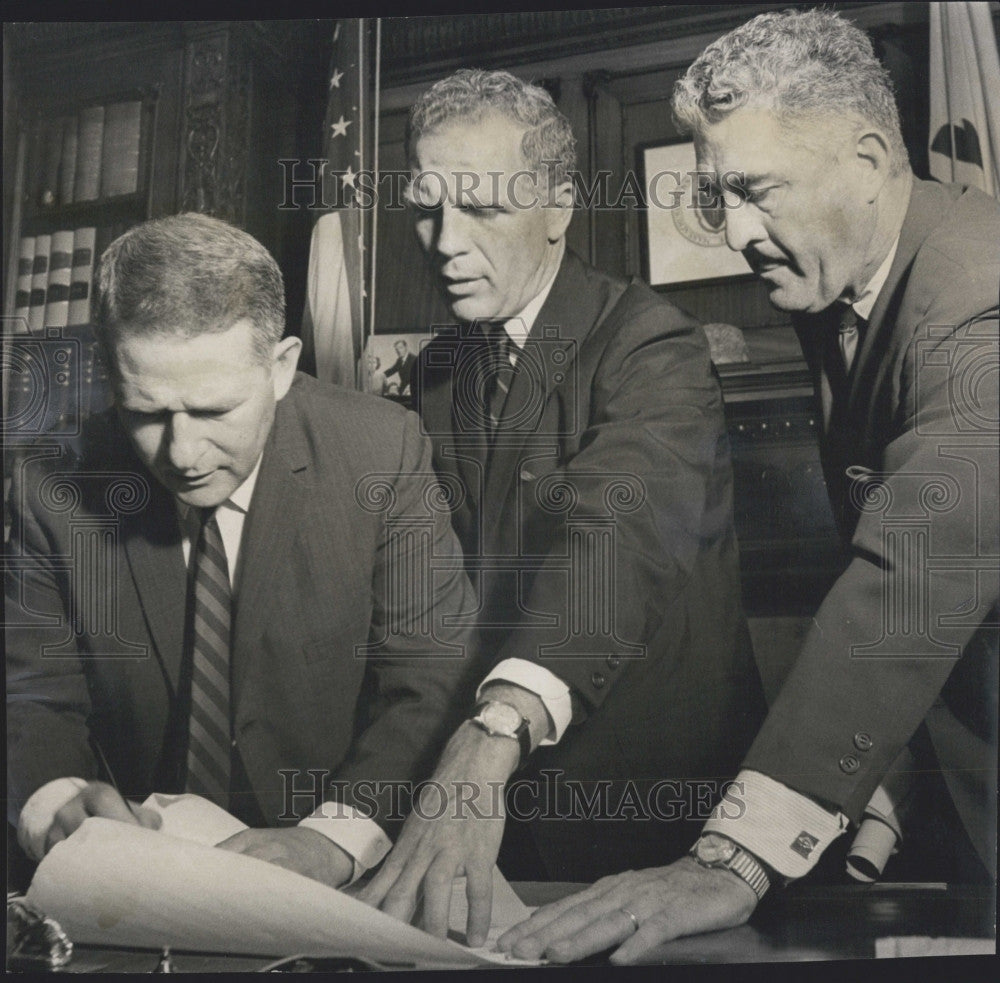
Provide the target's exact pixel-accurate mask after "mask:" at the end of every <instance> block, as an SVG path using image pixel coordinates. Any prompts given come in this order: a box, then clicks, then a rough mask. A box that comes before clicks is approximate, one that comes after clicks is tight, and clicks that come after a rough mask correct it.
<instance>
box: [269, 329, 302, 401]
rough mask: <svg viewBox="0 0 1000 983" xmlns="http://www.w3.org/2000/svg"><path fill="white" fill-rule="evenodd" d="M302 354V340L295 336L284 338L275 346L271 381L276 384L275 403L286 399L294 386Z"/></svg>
mask: <svg viewBox="0 0 1000 983" xmlns="http://www.w3.org/2000/svg"><path fill="white" fill-rule="evenodd" d="M301 354H302V339H301V338H296V337H294V336H292V337H288V338H282V340H281V341H279V342H278V343H277V344H276V345H275V346H274V361H273V362H272V363H271V380H272V382H273V383H274V399H275V402H277V401H278V400H281V399H284V398H285V396H286V395H287V394H288V390H289V389H290V388H291V386H292V380H293V379H294V378H295V370H296V368H298V364H299V355H301Z"/></svg>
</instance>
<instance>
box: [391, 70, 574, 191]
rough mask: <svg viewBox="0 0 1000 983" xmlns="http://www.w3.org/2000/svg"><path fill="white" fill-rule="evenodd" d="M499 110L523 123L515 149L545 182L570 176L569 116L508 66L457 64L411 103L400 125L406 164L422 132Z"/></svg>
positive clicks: (559, 181) (552, 183)
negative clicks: (545, 175)
mask: <svg viewBox="0 0 1000 983" xmlns="http://www.w3.org/2000/svg"><path fill="white" fill-rule="evenodd" d="M491 113H499V114H500V115H502V116H505V117H507V119H510V120H512V121H514V122H517V123H520V124H522V125H523V126H524V127H525V133H524V136H523V137H522V139H521V153H522V154H523V156H524V160H525V163H526V164H527V165H528V166H529V167H530V168H532V169H533V170H535V171H536V172H538V173H541V172H542V171H543V169H544V170H547V171H548V177H549V185H550V186H556V185H559V184H563V183H564V182H566V181H568V180H570V173H571V172H572V171H573V170H574V169H575V167H576V139H575V138H574V136H573V129H572V127H571V126H570V125H569V120H568V119H566V117H565V116H564V115H563V114H562V113H561V112H560V111H559V109H558V108H557V107H556V104H555V103H554V102H553V101H552V96H550V95H549V94H548V92H546V91H545V90H544V89H543V88H542V87H541V86H538V85H532V84H531V83H530V82H524V81H522V80H521V79H519V78H517V76H515V75H511V73H510V72H500V71H485V70H483V69H479V68H475V69H473V68H463V69H460V70H459V71H457V72H455V73H454V74H453V75H449V76H448V77H447V78H443V79H441V80H440V81H439V82H435V83H434V85H432V86H431V87H430V88H429V89H428V90H427V91H426V92H425V93H424V94H423V95H422V96H421V97H420V98H419V99H418V100H417V101H416V103H415V104H414V106H413V109H412V110H411V111H410V118H409V121H408V123H407V126H406V155H407V160H409V162H410V164H411V166H412V165H413V164H414V151H415V148H416V144H417V141H418V140H419V139H420V137H421V136H423V134H425V133H428V132H430V131H431V130H434V129H437V128H438V127H440V126H444V125H446V124H448V123H452V122H456V121H458V120H468V121H473V122H474V121H477V120H480V119H482V118H483V117H485V116H488V115H490V114H491Z"/></svg>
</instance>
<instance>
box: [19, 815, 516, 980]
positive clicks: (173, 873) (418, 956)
mask: <svg viewBox="0 0 1000 983" xmlns="http://www.w3.org/2000/svg"><path fill="white" fill-rule="evenodd" d="M144 804H145V805H146V806H148V807H150V808H154V809H156V810H157V811H158V812H160V814H161V815H162V816H163V826H162V828H161V829H159V830H149V829H145V828H143V827H140V826H131V825H128V824H125V823H120V822H116V821H114V820H110V819H100V818H96V817H95V818H91V819H88V820H87V821H86V822H84V824H83V825H82V826H81V827H80V828H79V829H78V830H77V831H76V832H75V833H73V835H72V836H70V837H69V838H68V839H66V840H63V841H62V842H61V843H58V844H57V845H56V846H55V847H53V849H52V850H51V851H50V852H49V853H48V855H47V856H46V857H45V859H44V860H43V861H42V862H41V864H40V865H39V867H38V870H37V871H36V873H35V877H34V880H33V881H32V883H31V888H30V890H29V891H28V900H29V901H30V902H31V903H32V904H34V905H36V906H37V907H38V908H39V909H40V910H42V911H44V912H45V913H46V914H47V915H50V916H51V917H53V918H55V919H56V921H58V922H59V924H60V925H61V926H62V928H63V929H64V931H65V932H66V934H67V935H68V936H69V937H70V939H72V940H73V941H74V942H79V943H86V944H94V945H106V946H134V947H139V948H159V947H161V946H171V947H174V948H176V949H190V950H197V951H204V952H224V953H234V954H245V955H260V956H274V957H280V956H288V955H293V954H299V953H301V954H306V955H311V956H324V955H348V956H357V957H361V958H366V959H371V960H374V961H376V962H380V963H387V964H397V965H398V964H403V965H415V966H419V967H422V968H423V967H427V968H438V967H440V968H448V967H463V966H466V967H472V966H477V965H484V964H487V963H497V962H499V963H511V964H516V963H518V962H519V961H518V960H508V959H507V958H506V957H504V956H502V955H500V954H499V953H495V952H491V951H490V949H491V948H492V943H493V942H494V941H495V939H496V938H497V937H498V936H499V935H500V934H501V933H502V932H503V931H505V930H506V929H507V928H510V927H511V926H512V925H514V924H516V923H517V922H519V921H521V920H522V919H524V918H527V917H528V915H529V914H530V913H531V909H529V908H527V907H526V906H525V905H524V904H523V903H522V902H521V901H520V899H519V898H518V897H517V895H515V894H514V892H513V890H512V889H511V887H510V885H509V884H508V883H507V882H506V880H504V878H503V876H502V875H501V874H500V872H499V870H495V871H494V907H493V927H492V930H491V932H490V936H489V940H488V942H487V945H486V946H484V947H483V948H481V949H475V950H473V949H469V948H467V947H466V946H463V945H460V944H459V943H457V942H454V941H451V940H442V939H436V938H434V937H433V936H431V935H429V934H427V933H426V932H424V931H422V930H421V929H418V928H415V927H413V926H411V925H407V924H406V923H404V922H401V921H398V920H397V919H395V918H392V917H391V916H389V915H386V914H385V913H383V912H381V911H378V910H376V909H374V908H371V907H369V906H368V905H366V904H364V903H362V902H361V901H358V900H356V899H355V898H351V897H349V896H348V895H346V894H344V893H342V892H340V891H336V890H334V889H333V888H329V887H326V886H325V885H323V884H320V883H319V882H318V881H313V880H310V879H309V878H307V877H303V876H302V875H300V874H295V873H293V872H291V871H288V870H285V869H283V868H281V867H276V866H274V865H273V864H269V863H267V862H265V861H263V860H257V859H256V858H254V857H248V856H244V855H243V854H239V853H231V852H229V851H228V850H219V849H216V848H215V847H214V846H213V845H212V844H214V843H218V842H220V841H221V840H223V839H226V838H227V837H229V836H232V835H233V833H236V832H239V830H240V829H245V828H246V827H245V826H244V825H243V824H242V823H240V822H239V820H236V819H234V818H233V817H232V816H230V815H229V814H228V813H227V812H225V811H223V810H222V809H219V808H218V807H217V806H214V805H212V804H211V803H210V802H207V801H206V800H205V799H199V798H198V797H197V796H190V795H184V796H160V795H154V796H150V798H149V799H147V801H146V803H144ZM451 925H452V927H453V929H455V930H456V931H457V932H458V933H459V934H463V935H464V930H465V884H464V881H461V882H456V885H455V891H454V894H453V907H452V913H451Z"/></svg>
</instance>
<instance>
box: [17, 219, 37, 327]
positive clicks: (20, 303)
mask: <svg viewBox="0 0 1000 983" xmlns="http://www.w3.org/2000/svg"><path fill="white" fill-rule="evenodd" d="M34 265H35V237H34V236H22V238H21V248H20V252H19V253H18V260H17V294H16V295H15V297H14V319H15V320H14V331H15V332H16V333H17V334H24V333H26V332H27V330H28V314H29V311H30V310H31V271H32V269H33V268H34Z"/></svg>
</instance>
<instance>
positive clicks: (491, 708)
mask: <svg viewBox="0 0 1000 983" xmlns="http://www.w3.org/2000/svg"><path fill="white" fill-rule="evenodd" d="M480 716H481V717H482V719H483V723H484V724H486V726H487V728H488V729H489V730H491V731H493V732H494V733H497V734H505V735H507V736H509V737H513V736H514V732H515V731H516V730H517V728H518V727H519V726H520V724H521V714H519V713H518V712H517V710H516V709H515V708H514V707H512V706H511V705H510V704H509V703H490V704H488V705H487V706H485V707H484V708H483V712H482V713H481V714H480Z"/></svg>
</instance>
